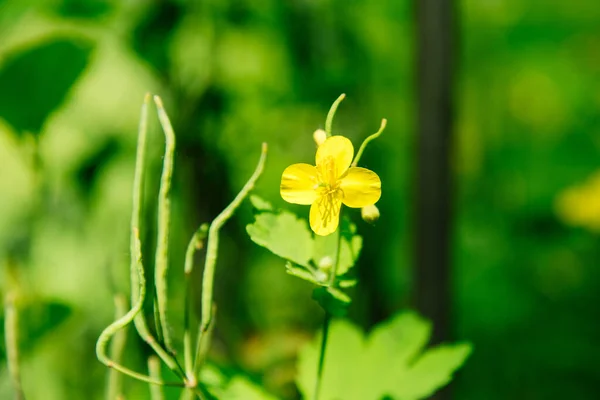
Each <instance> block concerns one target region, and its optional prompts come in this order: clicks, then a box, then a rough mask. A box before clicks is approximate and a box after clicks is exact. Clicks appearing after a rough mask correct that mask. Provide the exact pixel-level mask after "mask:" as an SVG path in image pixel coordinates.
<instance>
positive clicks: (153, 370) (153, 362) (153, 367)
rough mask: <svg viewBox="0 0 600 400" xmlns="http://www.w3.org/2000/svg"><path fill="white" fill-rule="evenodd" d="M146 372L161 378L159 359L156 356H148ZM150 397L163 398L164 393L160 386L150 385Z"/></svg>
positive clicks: (154, 399) (155, 399)
mask: <svg viewBox="0 0 600 400" xmlns="http://www.w3.org/2000/svg"><path fill="white" fill-rule="evenodd" d="M148 373H149V374H150V376H151V377H153V378H154V379H156V380H160V379H161V372H160V360H159V358H158V357H156V356H150V357H149V358H148ZM150 398H151V399H152V400H164V399H165V394H164V393H163V390H162V387H161V386H157V385H150Z"/></svg>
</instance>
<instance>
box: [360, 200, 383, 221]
mask: <svg viewBox="0 0 600 400" xmlns="http://www.w3.org/2000/svg"><path fill="white" fill-rule="evenodd" d="M360 216H361V217H362V219H363V220H364V221H365V222H368V223H369V224H372V223H374V222H376V221H377V220H378V219H379V208H377V206H376V205H375V204H372V205H370V206H366V207H363V208H361V210H360Z"/></svg>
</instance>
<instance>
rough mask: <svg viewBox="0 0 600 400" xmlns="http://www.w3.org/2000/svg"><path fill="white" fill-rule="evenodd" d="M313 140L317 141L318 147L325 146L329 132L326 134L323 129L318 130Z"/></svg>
mask: <svg viewBox="0 0 600 400" xmlns="http://www.w3.org/2000/svg"><path fill="white" fill-rule="evenodd" d="M313 139H314V140H315V143H316V144H317V146H320V145H322V144H323V142H324V141H325V139H327V132H325V131H324V130H323V129H317V130H316V131H315V133H313Z"/></svg>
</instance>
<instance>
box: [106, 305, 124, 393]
mask: <svg viewBox="0 0 600 400" xmlns="http://www.w3.org/2000/svg"><path fill="white" fill-rule="evenodd" d="M114 302H115V319H118V318H121V317H122V316H124V315H125V314H126V313H127V298H126V297H125V296H124V295H122V294H116V295H115V297H114ZM126 341H127V329H126V328H124V329H122V330H120V331H119V332H117V333H116V334H115V337H114V339H113V340H112V342H111V344H110V356H111V358H112V359H113V360H115V362H117V363H121V359H122V358H123V352H124V351H125V344H126ZM122 391H123V375H122V374H121V373H119V372H118V371H117V370H115V369H111V370H110V372H109V374H108V390H107V396H108V397H107V399H108V400H116V399H119V398H121V397H122Z"/></svg>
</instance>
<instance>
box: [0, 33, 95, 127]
mask: <svg viewBox="0 0 600 400" xmlns="http://www.w3.org/2000/svg"><path fill="white" fill-rule="evenodd" d="M91 50H92V44H91V42H89V41H88V40H84V39H81V38H76V39H75V38H65V39H56V40H54V41H50V42H47V43H43V44H41V45H38V46H36V47H33V48H31V49H27V50H25V51H23V52H19V53H17V54H15V55H14V56H13V57H12V58H9V59H8V60H7V61H5V63H4V65H2V67H1V69H0V93H2V96H0V117H2V118H4V119H5V120H6V121H7V122H8V123H9V124H11V125H12V126H13V127H14V128H15V130H16V131H17V132H18V133H21V134H22V133H24V132H31V133H34V134H39V133H40V132H41V130H42V126H43V125H44V122H45V121H46V118H48V116H49V115H50V113H52V112H53V111H54V110H55V109H56V108H57V107H58V106H59V105H60V104H61V103H62V102H63V101H64V99H65V97H66V96H67V94H68V93H69V90H71V88H72V87H73V85H74V83H75V81H76V80H77V78H78V77H79V75H80V74H81V73H82V72H83V70H84V69H85V67H86V66H87V63H88V58H89V57H90V53H91ZM15 82H18V83H19V84H18V85H16V84H15Z"/></svg>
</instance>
